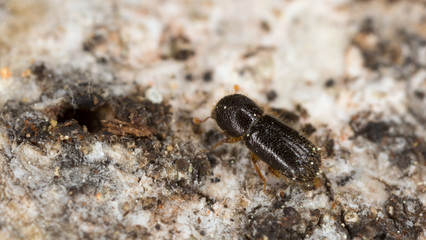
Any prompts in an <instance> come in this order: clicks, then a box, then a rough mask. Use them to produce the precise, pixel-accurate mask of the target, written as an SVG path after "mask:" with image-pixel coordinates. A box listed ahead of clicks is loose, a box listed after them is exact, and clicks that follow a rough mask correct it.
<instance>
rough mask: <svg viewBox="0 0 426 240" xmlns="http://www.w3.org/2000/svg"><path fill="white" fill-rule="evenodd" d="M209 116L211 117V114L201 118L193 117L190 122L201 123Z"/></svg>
mask: <svg viewBox="0 0 426 240" xmlns="http://www.w3.org/2000/svg"><path fill="white" fill-rule="evenodd" d="M209 118H211V116H208V117H206V118H204V119H203V120H201V119H199V118H197V117H195V118H193V119H192V122H193V123H195V124H201V123H203V122H205V121H207V120H208V119H209Z"/></svg>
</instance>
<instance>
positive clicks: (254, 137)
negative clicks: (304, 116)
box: [194, 94, 321, 187]
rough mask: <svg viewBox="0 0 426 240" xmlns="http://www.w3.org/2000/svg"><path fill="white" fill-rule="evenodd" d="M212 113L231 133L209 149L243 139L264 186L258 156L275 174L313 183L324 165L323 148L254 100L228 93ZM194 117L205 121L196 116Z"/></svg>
mask: <svg viewBox="0 0 426 240" xmlns="http://www.w3.org/2000/svg"><path fill="white" fill-rule="evenodd" d="M211 117H212V118H213V119H215V120H216V122H217V124H218V125H219V127H220V128H221V129H222V130H224V131H225V133H227V134H228V135H229V136H230V137H229V138H227V139H224V140H222V141H220V142H219V143H217V144H216V145H214V146H213V147H212V148H210V149H207V150H213V149H215V148H216V147H217V146H219V145H221V144H223V143H232V142H238V141H243V142H244V144H245V145H246V146H247V148H248V149H250V151H251V152H252V156H251V160H252V162H253V164H254V166H255V168H256V171H257V173H258V174H259V177H260V178H261V179H262V180H263V182H264V187H266V179H265V178H264V177H263V175H262V173H261V172H260V170H259V167H258V166H257V159H258V158H260V159H261V160H262V161H264V162H265V163H267V164H268V165H269V166H270V167H271V168H272V170H273V173H274V174H275V175H278V176H279V175H280V174H281V175H284V176H285V177H287V178H290V179H292V180H294V181H297V182H300V183H303V184H306V185H307V186H312V185H311V184H312V183H313V180H314V179H315V177H316V176H317V173H318V172H319V167H320V165H321V154H320V148H318V147H316V146H315V145H314V144H313V143H312V142H311V141H309V140H308V139H307V138H306V137H305V136H303V135H302V134H301V133H299V132H298V131H296V130H294V129H293V128H291V127H289V126H287V125H286V124H285V123H284V122H282V121H280V120H278V119H276V118H275V117H273V116H271V115H268V114H265V113H264V111H263V109H262V108H261V107H259V106H258V105H257V104H256V103H255V102H254V101H253V100H251V99H249V98H248V97H246V96H244V95H242V94H231V95H228V96H225V97H223V98H222V99H221V100H220V101H219V102H218V103H217V104H216V106H215V108H214V109H213V111H212V114H211ZM207 119H208V118H206V119H204V120H203V121H205V120H207ZM194 121H195V122H196V123H201V122H203V121H200V120H199V119H196V118H195V119H194Z"/></svg>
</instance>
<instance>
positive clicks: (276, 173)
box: [268, 166, 282, 178]
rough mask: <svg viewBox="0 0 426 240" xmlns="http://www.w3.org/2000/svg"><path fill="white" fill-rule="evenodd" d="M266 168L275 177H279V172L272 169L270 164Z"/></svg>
mask: <svg viewBox="0 0 426 240" xmlns="http://www.w3.org/2000/svg"><path fill="white" fill-rule="evenodd" d="M268 170H269V172H270V173H272V174H273V175H274V176H275V177H276V178H281V177H282V175H281V173H280V171H278V170H276V169H273V168H272V167H271V166H269V167H268Z"/></svg>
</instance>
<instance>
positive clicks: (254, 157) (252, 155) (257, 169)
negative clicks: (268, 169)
mask: <svg viewBox="0 0 426 240" xmlns="http://www.w3.org/2000/svg"><path fill="white" fill-rule="evenodd" d="M258 159H259V157H258V156H257V155H256V154H254V153H251V161H252V162H253V165H254V168H256V172H257V174H258V175H259V177H260V178H261V179H262V181H263V191H264V192H266V178H265V177H264V176H263V175H262V173H261V172H260V169H259V167H258V166H257V160H258Z"/></svg>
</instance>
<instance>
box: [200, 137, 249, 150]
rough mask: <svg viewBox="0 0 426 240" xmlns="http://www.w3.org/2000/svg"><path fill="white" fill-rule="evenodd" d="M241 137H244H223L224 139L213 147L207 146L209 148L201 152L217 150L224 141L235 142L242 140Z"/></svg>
mask: <svg viewBox="0 0 426 240" xmlns="http://www.w3.org/2000/svg"><path fill="white" fill-rule="evenodd" d="M241 139H242V137H237V138H233V137H230V138H226V139H223V140H221V141H219V142H218V143H216V144H215V145H214V146H213V147H211V148H207V149H204V150H201V152H210V151H213V150H215V149H216V148H217V147H219V146H220V145H222V144H224V143H235V142H239V141H241Z"/></svg>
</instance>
